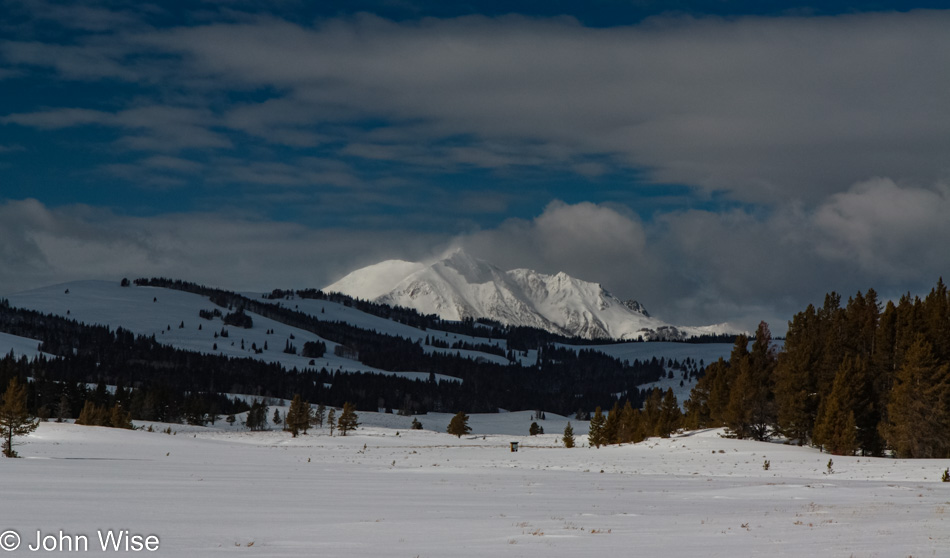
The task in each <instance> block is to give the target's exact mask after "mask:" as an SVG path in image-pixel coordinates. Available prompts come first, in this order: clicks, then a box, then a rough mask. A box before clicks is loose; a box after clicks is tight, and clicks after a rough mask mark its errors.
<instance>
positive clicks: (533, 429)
mask: <svg viewBox="0 0 950 558" xmlns="http://www.w3.org/2000/svg"><path fill="white" fill-rule="evenodd" d="M539 433H540V427H539V426H538V423H536V422H532V423H531V426H530V427H528V435H529V436H537V435H538V434H539Z"/></svg>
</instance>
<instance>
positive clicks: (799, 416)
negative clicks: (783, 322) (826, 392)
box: [775, 305, 822, 446]
mask: <svg viewBox="0 0 950 558" xmlns="http://www.w3.org/2000/svg"><path fill="white" fill-rule="evenodd" d="M821 349H822V342H821V339H820V338H819V327H818V315H817V313H816V311H815V307H814V306H812V305H808V308H807V309H806V310H805V311H804V312H799V313H798V314H796V315H795V316H794V317H793V318H792V321H791V322H790V323H789V326H788V332H787V333H786V336H785V350H784V351H783V352H782V354H781V355H779V358H778V362H777V364H776V367H775V406H776V420H777V423H778V431H779V433H781V434H782V435H783V436H785V437H786V438H788V439H789V440H793V441H795V442H796V443H797V444H798V445H799V446H801V445H804V444H807V443H809V442H810V441H811V437H812V431H813V430H814V428H815V419H816V416H817V415H818V404H819V402H820V397H819V394H818V377H817V369H818V362H819V361H820V360H821Z"/></svg>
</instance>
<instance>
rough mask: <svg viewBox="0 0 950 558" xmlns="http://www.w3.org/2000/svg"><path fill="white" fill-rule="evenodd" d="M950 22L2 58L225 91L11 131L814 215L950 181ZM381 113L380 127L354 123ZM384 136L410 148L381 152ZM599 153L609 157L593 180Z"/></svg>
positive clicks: (474, 33) (171, 33)
mask: <svg viewBox="0 0 950 558" xmlns="http://www.w3.org/2000/svg"><path fill="white" fill-rule="evenodd" d="M948 27H950V13H947V12H942V11H920V12H910V13H880V14H858V15H849V16H837V17H783V18H758V17H750V18H740V19H735V20H721V19H716V18H705V19H689V18H680V19H654V20H648V21H646V22H644V23H642V24H639V25H636V26H631V27H619V28H596V29H595V28H587V27H584V26H582V25H580V24H578V23H577V22H575V21H572V20H570V19H552V20H537V19H531V18H526V17H520V16H507V17H502V18H494V19H492V18H485V17H479V16H471V17H462V18H456V19H448V20H439V19H424V20H420V21H413V22H402V23H395V22H391V21H387V20H384V19H381V18H378V17H374V16H370V15H359V16H354V17H350V18H346V19H333V20H326V21H323V22H322V23H320V24H318V25H317V26H316V27H304V26H301V25H298V24H295V23H290V22H287V21H283V20H280V19H276V18H273V17H257V18H244V20H243V21H238V22H230V23H212V24H207V25H200V26H195V27H179V28H174V29H154V30H151V31H148V32H139V33H135V34H122V33H121V32H117V33H115V34H113V35H110V36H98V35H96V36H94V37H93V38H87V39H83V40H82V41H80V42H78V43H77V44H73V45H60V44H42V43H37V42H16V41H7V42H5V43H3V45H2V46H0V52H2V53H3V55H4V57H5V58H6V59H7V60H8V61H9V62H11V63H12V64H14V65H17V66H23V65H46V66H50V67H53V68H55V69H56V70H57V71H59V72H61V73H62V74H63V75H64V76H65V77H70V78H85V79H100V78H102V77H112V78H114V79H119V80H128V81H135V82H138V81H141V80H142V79H147V80H151V81H150V83H153V84H155V85H154V87H158V88H163V87H164V88H170V87H174V88H178V89H179V90H180V89H182V88H184V89H187V90H189V91H191V93H192V95H194V96H195V99H201V98H203V97H204V98H206V99H209V100H206V101H205V102H206V103H208V106H206V107H199V108H195V107H177V106H164V107H162V106H150V107H130V108H128V109H125V110H123V111H120V112H118V113H116V114H115V115H113V116H114V117H113V118H111V119H108V118H94V115H90V114H89V113H88V112H83V111H82V110H79V109H75V108H72V107H71V108H69V109H68V110H66V109H54V110H51V111H48V112H47V113H34V114H26V115H12V116H8V117H7V121H8V122H17V123H20V124H23V125H33V126H38V127H42V126H47V127H48V126H51V125H53V124H52V123H53V122H56V121H62V122H71V123H72V125H79V124H90V123H96V124H102V125H110V126H118V127H125V128H127V127H130V126H131V127H135V126H139V124H137V122H136V117H141V118H143V119H144V121H143V122H142V123H141V124H140V126H141V127H143V128H142V129H144V130H147V131H148V133H142V134H135V135H131V136H128V137H126V138H124V141H125V144H126V145H127V146H128V147H131V148H135V149H143V150H163V151H169V150H173V149H182V148H212V149H214V148H226V147H228V146H229V143H231V142H232V141H233V140H232V139H229V138H228V137H227V136H224V135H222V129H228V130H231V131H242V132H245V133H248V134H251V135H253V136H255V137H258V138H261V139H263V140H265V141H268V142H273V143H276V144H281V145H289V146H297V147H306V146H315V145H320V144H325V143H326V142H334V141H335V142H342V143H343V145H342V148H341V152H342V153H345V154H348V155H351V156H365V157H368V158H370V159H378V158H395V157H401V156H402V153H403V152H406V151H409V152H410V157H409V158H408V160H409V161H413V162H414V163H416V164H422V165H426V164H428V165H432V166H440V165H445V164H446V163H448V164H450V165H451V164H457V165H463V166H465V165H468V166H473V167H481V168H505V167H510V166H512V165H524V166H532V167H545V166H548V165H556V166H558V168H564V169H567V170H569V171H570V170H573V171H575V172H577V173H578V174H580V175H582V176H590V175H595V176H596V175H598V174H601V173H603V172H604V170H605V169H604V168H603V166H604V165H605V163H606V162H609V163H610V165H612V166H614V167H615V168H617V167H620V168H639V169H645V170H646V171H647V172H646V174H645V177H646V179H647V180H651V181H654V182H659V183H677V184H689V185H695V186H700V187H703V188H706V189H710V190H723V191H727V192H730V193H731V195H732V196H734V197H735V198H736V199H740V200H745V201H752V202H757V203H766V204H771V203H779V202H785V201H788V200H796V199H800V200H804V201H805V202H806V203H815V202H817V201H820V200H821V199H822V198H823V197H824V196H826V195H828V194H829V193H832V192H838V191H843V188H846V187H847V185H849V184H852V183H854V182H857V181H861V180H866V179H868V178H871V177H873V176H886V177H890V178H893V179H895V180H910V181H913V182H915V183H931V182H933V181H935V180H939V179H943V178H945V177H946V175H947V173H948V168H947V166H946V164H945V163H944V162H943V160H944V159H945V158H944V157H943V155H944V154H945V153H947V152H948V150H950V117H948V116H946V115H950V106H948V100H947V96H946V95H945V94H944V93H945V91H947V90H948V89H950V75H948V74H947V72H945V71H944V70H945V68H946V67H947V66H948V65H950V34H948V33H946V29H947V28H948ZM169 55H173V56H174V57H176V59H174V62H173V63H172V62H170V61H169V60H168V56H169ZM235 89H236V90H246V91H260V90H267V91H270V92H271V93H270V97H271V98H269V99H266V100H263V101H261V102H257V103H254V102H250V103H247V102H246V103H243V104H240V105H234V106H227V105H220V103H219V106H216V107H215V108H214V109H213V111H212V109H211V106H210V105H211V104H212V101H211V100H210V99H218V97H217V96H215V95H213V94H212V92H215V91H222V90H235ZM209 111H210V112H209ZM212 113H213V114H212ZM70 119H72V120H70ZM366 119H371V120H375V121H377V122H379V123H380V124H381V125H374V126H372V127H371V129H367V128H363V127H360V126H359V125H357V126H356V127H354V126H352V125H350V126H348V127H344V128H341V127H340V125H345V124H354V123H357V122H362V121H365V120H366ZM155 122H165V123H166V124H165V125H163V126H162V128H160V129H153V126H155V124H154V123H155ZM380 132H382V133H384V134H385V133H388V134H389V135H390V136H391V137H392V138H393V140H392V141H389V142H386V141H380V140H378V139H376V140H373V139H371V138H373V137H374V135H373V134H376V135H377V136H379V135H381V133H380ZM446 138H456V141H457V143H456V144H454V145H444V144H441V143H440V142H441V141H442V140H444V139H446ZM458 138H463V139H462V140H461V141H459V140H458ZM465 138H467V139H465ZM412 152H418V153H419V155H417V156H411V154H412ZM590 155H597V156H607V159H605V160H604V161H601V162H599V163H598V164H597V166H596V167H593V166H591V163H589V162H587V161H586V160H585V157H587V156H590Z"/></svg>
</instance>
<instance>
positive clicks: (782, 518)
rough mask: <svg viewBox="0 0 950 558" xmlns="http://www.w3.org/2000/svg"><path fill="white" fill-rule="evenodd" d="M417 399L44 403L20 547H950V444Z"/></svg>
mask: <svg viewBox="0 0 950 558" xmlns="http://www.w3.org/2000/svg"><path fill="white" fill-rule="evenodd" d="M418 418H419V419H420V420H421V422H422V423H423V425H424V426H425V428H426V430H422V431H412V430H409V429H408V426H409V422H410V420H411V419H410V418H408V417H398V416H394V415H386V414H373V413H361V414H360V420H361V422H363V423H364V424H363V426H361V427H360V428H359V430H357V431H356V432H353V433H350V434H349V435H348V436H346V437H340V436H333V437H331V436H329V433H328V432H327V431H326V430H325V429H317V430H315V431H314V430H312V431H311V432H310V433H309V434H308V435H304V436H301V437H299V438H291V437H290V435H289V434H288V433H285V432H278V431H270V432H247V431H243V429H240V428H237V427H234V428H228V427H226V426H225V427H217V428H214V427H212V428H203V427H189V426H183V425H164V424H154V425H153V427H154V430H155V431H154V432H147V431H145V430H136V431H128V430H116V429H109V428H100V427H87V426H76V425H72V424H55V423H43V424H41V425H40V427H39V429H38V430H37V431H36V432H35V433H33V434H32V435H30V436H29V437H28V438H25V439H23V440H22V441H23V442H24V443H23V444H22V445H19V446H17V449H18V451H19V452H20V454H21V455H22V456H23V457H24V459H4V460H2V461H0V468H2V473H0V495H2V506H0V508H2V510H3V512H2V515H0V521H2V524H0V531H3V532H4V533H3V534H2V538H0V543H2V544H3V545H10V546H12V545H13V543H14V542H16V537H15V536H14V535H12V534H10V530H12V531H15V532H16V533H17V535H19V539H20V544H19V548H18V549H17V550H16V551H15V552H13V554H15V555H18V554H34V555H36V554H46V553H48V552H56V553H61V552H67V553H68V551H69V550H70V548H66V547H67V545H71V549H72V551H74V552H75V551H76V550H79V551H80V552H82V553H84V554H94V555H95V554H112V553H115V550H114V549H115V546H114V545H115V544H117V541H118V544H119V550H120V551H123V552H124V551H125V548H126V547H125V546H124V545H125V544H126V543H127V542H130V541H131V544H130V546H129V553H131V554H135V553H137V552H135V551H136V550H137V549H139V548H140V549H141V550H139V552H141V553H145V554H149V553H151V554H156V555H161V556H188V557H197V556H215V555H234V556H367V557H374V558H377V557H390V556H392V557H408V558H412V557H415V556H423V557H425V556H471V557H483V556H499V555H505V556H539V557H546V558H548V557H559V556H564V557H572V558H575V557H578V556H603V555H616V556H621V555H622V556H663V557H666V558H670V557H678V556H723V557H735V556H771V557H786V556H855V557H862V556H863V557H870V556H882V557H889V556H915V557H918V556H947V555H948V554H950V529H948V517H950V511H948V510H950V484H948V483H942V482H941V481H940V475H941V473H942V472H943V470H944V469H945V468H947V467H948V466H950V460H914V461H910V460H908V461H901V460H895V459H871V458H863V457H834V458H833V460H834V461H833V464H832V466H831V470H830V471H829V467H828V461H829V456H828V455H827V454H822V453H819V452H818V451H817V450H814V449H809V448H798V447H793V446H786V445H782V444H774V443H758V442H751V441H740V440H733V439H727V438H723V437H721V435H720V434H721V431H719V430H714V431H704V432H698V433H692V434H687V435H682V436H679V437H673V438H671V439H665V440H664V439H649V440H647V441H646V442H643V443H640V444H636V445H626V446H611V447H604V448H600V449H593V448H587V447H577V448H573V449H565V448H563V447H560V437H559V434H560V432H561V431H562V430H563V427H564V425H565V423H566V419H564V418H562V417H552V416H550V415H549V416H548V417H547V420H544V421H539V423H540V424H541V425H542V426H543V427H544V428H545V430H546V431H547V432H548V433H547V434H544V435H541V436H535V437H528V436H522V435H521V433H524V432H526V431H527V426H528V425H529V424H530V422H531V414H530V413H528V412H524V413H501V414H498V415H475V416H473V417H472V418H471V422H470V425H471V426H472V434H471V435H470V436H463V437H462V438H461V439H459V438H456V437H454V436H450V435H448V434H444V433H442V432H444V430H445V426H446V424H447V423H448V421H449V418H450V416H449V415H439V414H429V415H424V416H421V417H418ZM574 426H575V429H576V430H575V431H576V432H577V434H579V435H578V436H577V438H578V442H579V444H580V445H582V446H584V445H586V436H585V435H584V432H585V431H584V430H583V429H584V428H586V425H583V424H579V423H576V422H575V423H574ZM166 427H170V428H171V430H172V431H173V432H174V434H167V433H165V432H163V431H162V430H164V429H165V428H166ZM555 433H556V434H555ZM513 441H517V442H520V446H521V447H520V450H519V451H518V452H517V453H512V452H511V451H510V449H509V443H510V442H513ZM766 460H768V461H769V467H768V469H766V468H765V467H764V463H765V461H766ZM38 533H39V534H38ZM136 536H137V537H138V538H135V537H136ZM149 536H153V538H152V539H149V538H148V537H149ZM100 537H103V538H108V537H112V539H111V540H107V541H106V543H107V545H108V549H107V550H106V551H103V550H102V544H101V541H100V540H99V538H100ZM123 537H124V538H123ZM136 542H137V543H138V544H139V546H138V547H136V546H135V543H136ZM148 542H150V543H153V544H152V546H151V547H147V544H146V543H148ZM44 545H45V547H44ZM4 548H6V547H4ZM33 548H35V549H36V550H35V551H34V550H31V549H33ZM149 548H157V550H154V551H153V552H149Z"/></svg>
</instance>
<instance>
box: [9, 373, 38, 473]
mask: <svg viewBox="0 0 950 558" xmlns="http://www.w3.org/2000/svg"><path fill="white" fill-rule="evenodd" d="M38 425H39V420H37V419H36V418H34V417H32V416H30V413H29V412H28V411H27V407H26V386H21V385H20V383H19V382H18V381H17V378H16V376H14V377H13V378H11V379H10V383H9V384H8V385H7V391H6V392H5V393H4V394H3V401H2V404H0V434H2V436H3V455H4V456H6V457H17V452H15V451H14V450H13V438H15V437H18V436H26V435H27V434H29V433H30V432H33V431H34V430H36V427H37V426H38Z"/></svg>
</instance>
